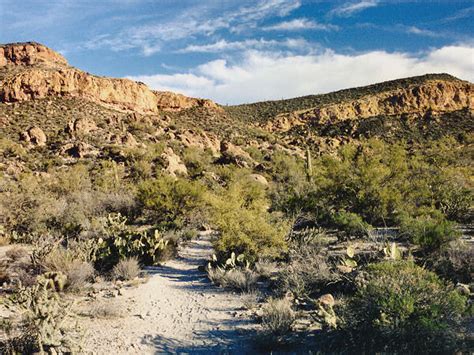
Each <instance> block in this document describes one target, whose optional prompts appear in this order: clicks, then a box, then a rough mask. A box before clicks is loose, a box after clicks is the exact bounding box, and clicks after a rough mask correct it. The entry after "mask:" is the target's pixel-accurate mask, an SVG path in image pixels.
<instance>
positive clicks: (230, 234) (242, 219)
mask: <svg viewBox="0 0 474 355" xmlns="http://www.w3.org/2000/svg"><path fill="white" fill-rule="evenodd" d="M210 202H211V206H212V207H211V221H212V223H213V224H214V226H215V227H216V228H217V230H218V231H219V232H220V234H221V235H220V238H218V239H217V240H216V242H215V244H214V247H215V249H216V252H217V253H218V256H219V259H224V258H225V257H227V256H230V254H231V253H232V252H235V253H236V254H244V255H245V257H246V259H247V260H249V261H250V262H254V261H256V260H257V259H258V258H259V257H278V256H280V255H281V253H282V252H284V251H285V249H286V245H285V240H284V238H285V235H286V233H287V230H288V227H289V226H288V224H287V223H285V221H283V220H281V219H280V220H274V219H273V218H272V215H271V214H270V213H269V212H268V210H267V209H268V206H269V201H268V200H267V198H266V196H265V190H264V188H263V187H262V186H261V185H260V184H258V183H253V182H250V183H248V182H245V181H243V180H241V179H240V180H238V181H232V182H231V183H230V185H229V187H228V188H227V189H225V190H222V191H221V192H220V193H219V194H218V195H216V196H213V197H212V198H211V201H210Z"/></svg>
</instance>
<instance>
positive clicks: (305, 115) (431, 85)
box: [226, 74, 474, 130]
mask: <svg viewBox="0 0 474 355" xmlns="http://www.w3.org/2000/svg"><path fill="white" fill-rule="evenodd" d="M473 89H474V85H473V84H471V83H469V82H467V81H463V80H460V79H457V78H455V77H453V76H451V75H449V74H427V75H422V76H417V77H411V78H404V79H397V80H391V81H386V82H382V83H377V84H373V85H369V86H363V87H357V88H351V89H344V90H339V91H335V92H331V93H328V94H321V95H308V96H302V97H297V98H292V99H286V100H276V101H264V102H257V103H252V104H243V105H235V106H229V107H227V108H226V110H227V111H228V112H229V114H231V115H233V116H234V117H239V118H241V119H245V118H250V117H251V118H252V120H256V121H258V122H259V123H260V124H262V125H264V126H265V127H267V128H268V129H270V130H288V129H290V128H291V127H292V126H293V125H295V124H301V123H303V122H304V121H308V120H316V121H318V122H320V121H328V120H333V121H335V122H337V121H341V120H345V119H350V118H367V117H374V116H378V115H381V114H386V115H391V114H392V115H399V114H403V113H413V112H426V111H428V110H431V111H439V112H452V111H457V110H461V109H464V108H469V109H470V110H473V109H474V96H473V95H474V90H473Z"/></svg>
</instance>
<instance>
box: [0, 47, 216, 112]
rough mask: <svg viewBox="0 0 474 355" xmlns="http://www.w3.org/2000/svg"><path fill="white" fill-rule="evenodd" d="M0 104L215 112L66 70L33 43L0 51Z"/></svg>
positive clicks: (201, 103)
mask: <svg viewBox="0 0 474 355" xmlns="http://www.w3.org/2000/svg"><path fill="white" fill-rule="evenodd" d="M0 70H1V72H0V74H1V75H0V84H1V85H0V101H1V102H17V101H26V100H34V99H41V98H49V97H80V98H85V99H87V100H90V101H94V102H97V103H100V104H103V105H106V106H111V107H113V108H116V109H119V110H129V111H136V112H140V113H155V112H158V111H159V110H163V111H180V110H183V109H189V108H192V107H204V108H212V109H218V106H217V105H216V104H215V103H214V102H212V101H210V100H205V99H196V98H191V97H186V96H184V95H181V94H175V93H170V92H157V91H152V90H150V89H149V88H148V87H147V86H146V85H145V84H143V83H138V82H135V81H132V80H129V79H113V78H104V77H98V76H94V75H91V74H89V73H86V72H84V71H81V70H79V69H76V68H73V67H70V66H68V63H67V61H66V59H64V57H62V56H61V55H60V54H58V53H56V52H54V51H53V50H51V49H49V48H47V47H45V46H43V45H41V44H37V43H33V42H29V43H17V44H8V45H4V46H1V47H0Z"/></svg>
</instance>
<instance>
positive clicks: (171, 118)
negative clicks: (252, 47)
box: [0, 42, 474, 172]
mask: <svg viewBox="0 0 474 355" xmlns="http://www.w3.org/2000/svg"><path fill="white" fill-rule="evenodd" d="M473 87H474V86H473V84H471V83H469V82H466V81H462V80H459V79H457V78H454V77H452V76H450V75H447V74H431V75H425V76H420V77H413V78H407V79H400V80H394V81H389V82H384V83H380V84H375V85H370V86H366V87H362V88H354V89H349V90H341V91H337V92H334V93H329V94H324V95H312V96H305V97H300V98H294V99H289V100H280V101H266V102H260V103H254V104H247V105H238V106H227V107H221V106H219V105H217V104H216V103H214V102H212V101H211V100H206V99H197V98H191V97H186V96H184V95H181V94H177V93H172V92H157V91H153V90H150V89H149V88H148V87H147V86H146V85H145V84H143V83H137V82H134V81H131V80H128V79H112V78H104V77H98V76H94V75H91V74H89V73H86V72H84V71H81V70H79V69H76V68H73V67H71V66H69V65H68V63H67V61H66V59H65V58H64V57H63V56H62V55H60V54H58V53H56V52H54V51H53V50H51V49H49V48H47V47H45V46H43V45H41V44H38V43H33V42H29V43H15V44H7V45H2V46H0V127H1V129H2V136H3V137H2V138H3V139H6V140H8V142H14V143H8V144H6V143H5V144H6V146H7V148H8V149H10V150H12V149H13V148H12V147H10V146H9V144H21V145H23V146H25V147H26V148H27V149H29V151H30V153H33V151H34V152H36V150H31V148H32V147H44V148H42V149H43V150H45V151H43V152H42V153H41V154H42V156H43V158H45V157H46V156H51V157H54V159H56V157H58V156H59V157H63V158H65V159H70V158H73V159H77V158H84V157H90V158H91V159H97V158H101V159H111V158H112V159H118V158H117V154H119V155H120V154H123V152H122V153H117V149H118V151H119V152H120V151H123V149H129V148H130V147H143V148H144V147H147V146H148V145H150V144H157V143H160V144H164V145H165V146H168V148H170V149H171V146H173V149H174V152H172V149H171V151H170V150H169V149H168V150H167V152H168V153H167V155H168V156H170V157H171V158H170V159H171V160H172V161H173V162H174V165H179V164H178V163H177V162H178V160H179V159H178V158H179V157H177V156H175V155H176V154H175V153H178V154H179V152H180V151H182V150H183V149H185V148H188V147H195V148H197V149H203V150H207V151H210V152H212V155H213V156H215V157H219V155H220V154H222V155H223V156H224V157H223V158H222V159H224V160H225V161H229V156H232V159H230V160H231V161H234V162H238V163H239V164H240V165H243V166H257V165H259V164H258V162H256V161H255V159H254V158H255V157H264V156H268V155H271V154H273V152H274V151H276V150H284V151H286V152H289V153H291V154H294V155H298V156H303V153H302V152H303V149H306V148H307V147H309V148H310V149H311V150H313V151H315V152H324V151H332V150H334V149H336V148H337V147H339V146H341V145H344V144H346V143H349V142H351V141H358V140H360V139H363V138H370V137H374V136H378V137H382V138H383V139H385V140H392V141H394V140H400V139H404V140H408V141H412V142H419V141H422V140H427V139H428V140H430V139H433V138H436V139H437V138H442V137H444V136H446V135H448V136H453V137H456V139H457V140H458V141H459V142H460V144H465V142H466V141H469V139H467V138H466V137H468V136H470V135H471V134H472V132H473V131H474V121H473V120H472V113H473V110H474V97H473V95H474V94H473ZM5 144H4V145H5ZM5 149H6V148H5ZM5 149H4V150H5ZM8 149H7V150H8ZM248 152H253V153H252V156H251V155H249V153H248ZM257 152H258V153H257ZM7 155H8V154H7ZM14 156H15V154H13V155H12V154H10V155H8V159H7V160H10V162H9V163H8V164H7V166H8V169H10V170H12V169H13V171H17V172H18V171H23V170H24V169H25V161H24V160H23V161H21V159H20V161H17V162H16V163H15V164H13V165H12V163H11V160H12V159H13V158H14ZM225 156H226V157H225ZM4 158H6V157H5V154H4ZM166 159H168V158H166ZM30 160H31V161H30V163H31V164H33V165H35V164H34V158H33V157H32V156H31V157H30ZM173 169H174V168H173ZM173 169H171V170H173ZM176 169H178V168H176ZM178 170H179V169H178ZM181 170H183V169H181Z"/></svg>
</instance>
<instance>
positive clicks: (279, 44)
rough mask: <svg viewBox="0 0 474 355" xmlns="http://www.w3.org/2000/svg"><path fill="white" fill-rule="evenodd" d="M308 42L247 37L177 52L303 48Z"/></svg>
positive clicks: (195, 46)
mask: <svg viewBox="0 0 474 355" xmlns="http://www.w3.org/2000/svg"><path fill="white" fill-rule="evenodd" d="M307 47H309V44H308V42H307V41H306V40H304V39H299V38H296V39H295V38H288V39H286V40H284V41H277V40H266V39H263V38H261V39H247V40H244V41H234V42H228V41H226V40H225V39H222V40H219V41H217V42H214V43H210V44H203V45H194V44H193V45H189V46H187V47H186V48H184V49H181V50H179V51H178V52H179V53H192V52H196V53H218V52H223V51H235V50H238V51H248V50H250V49H266V48H280V49H283V48H288V49H304V48H307Z"/></svg>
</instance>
